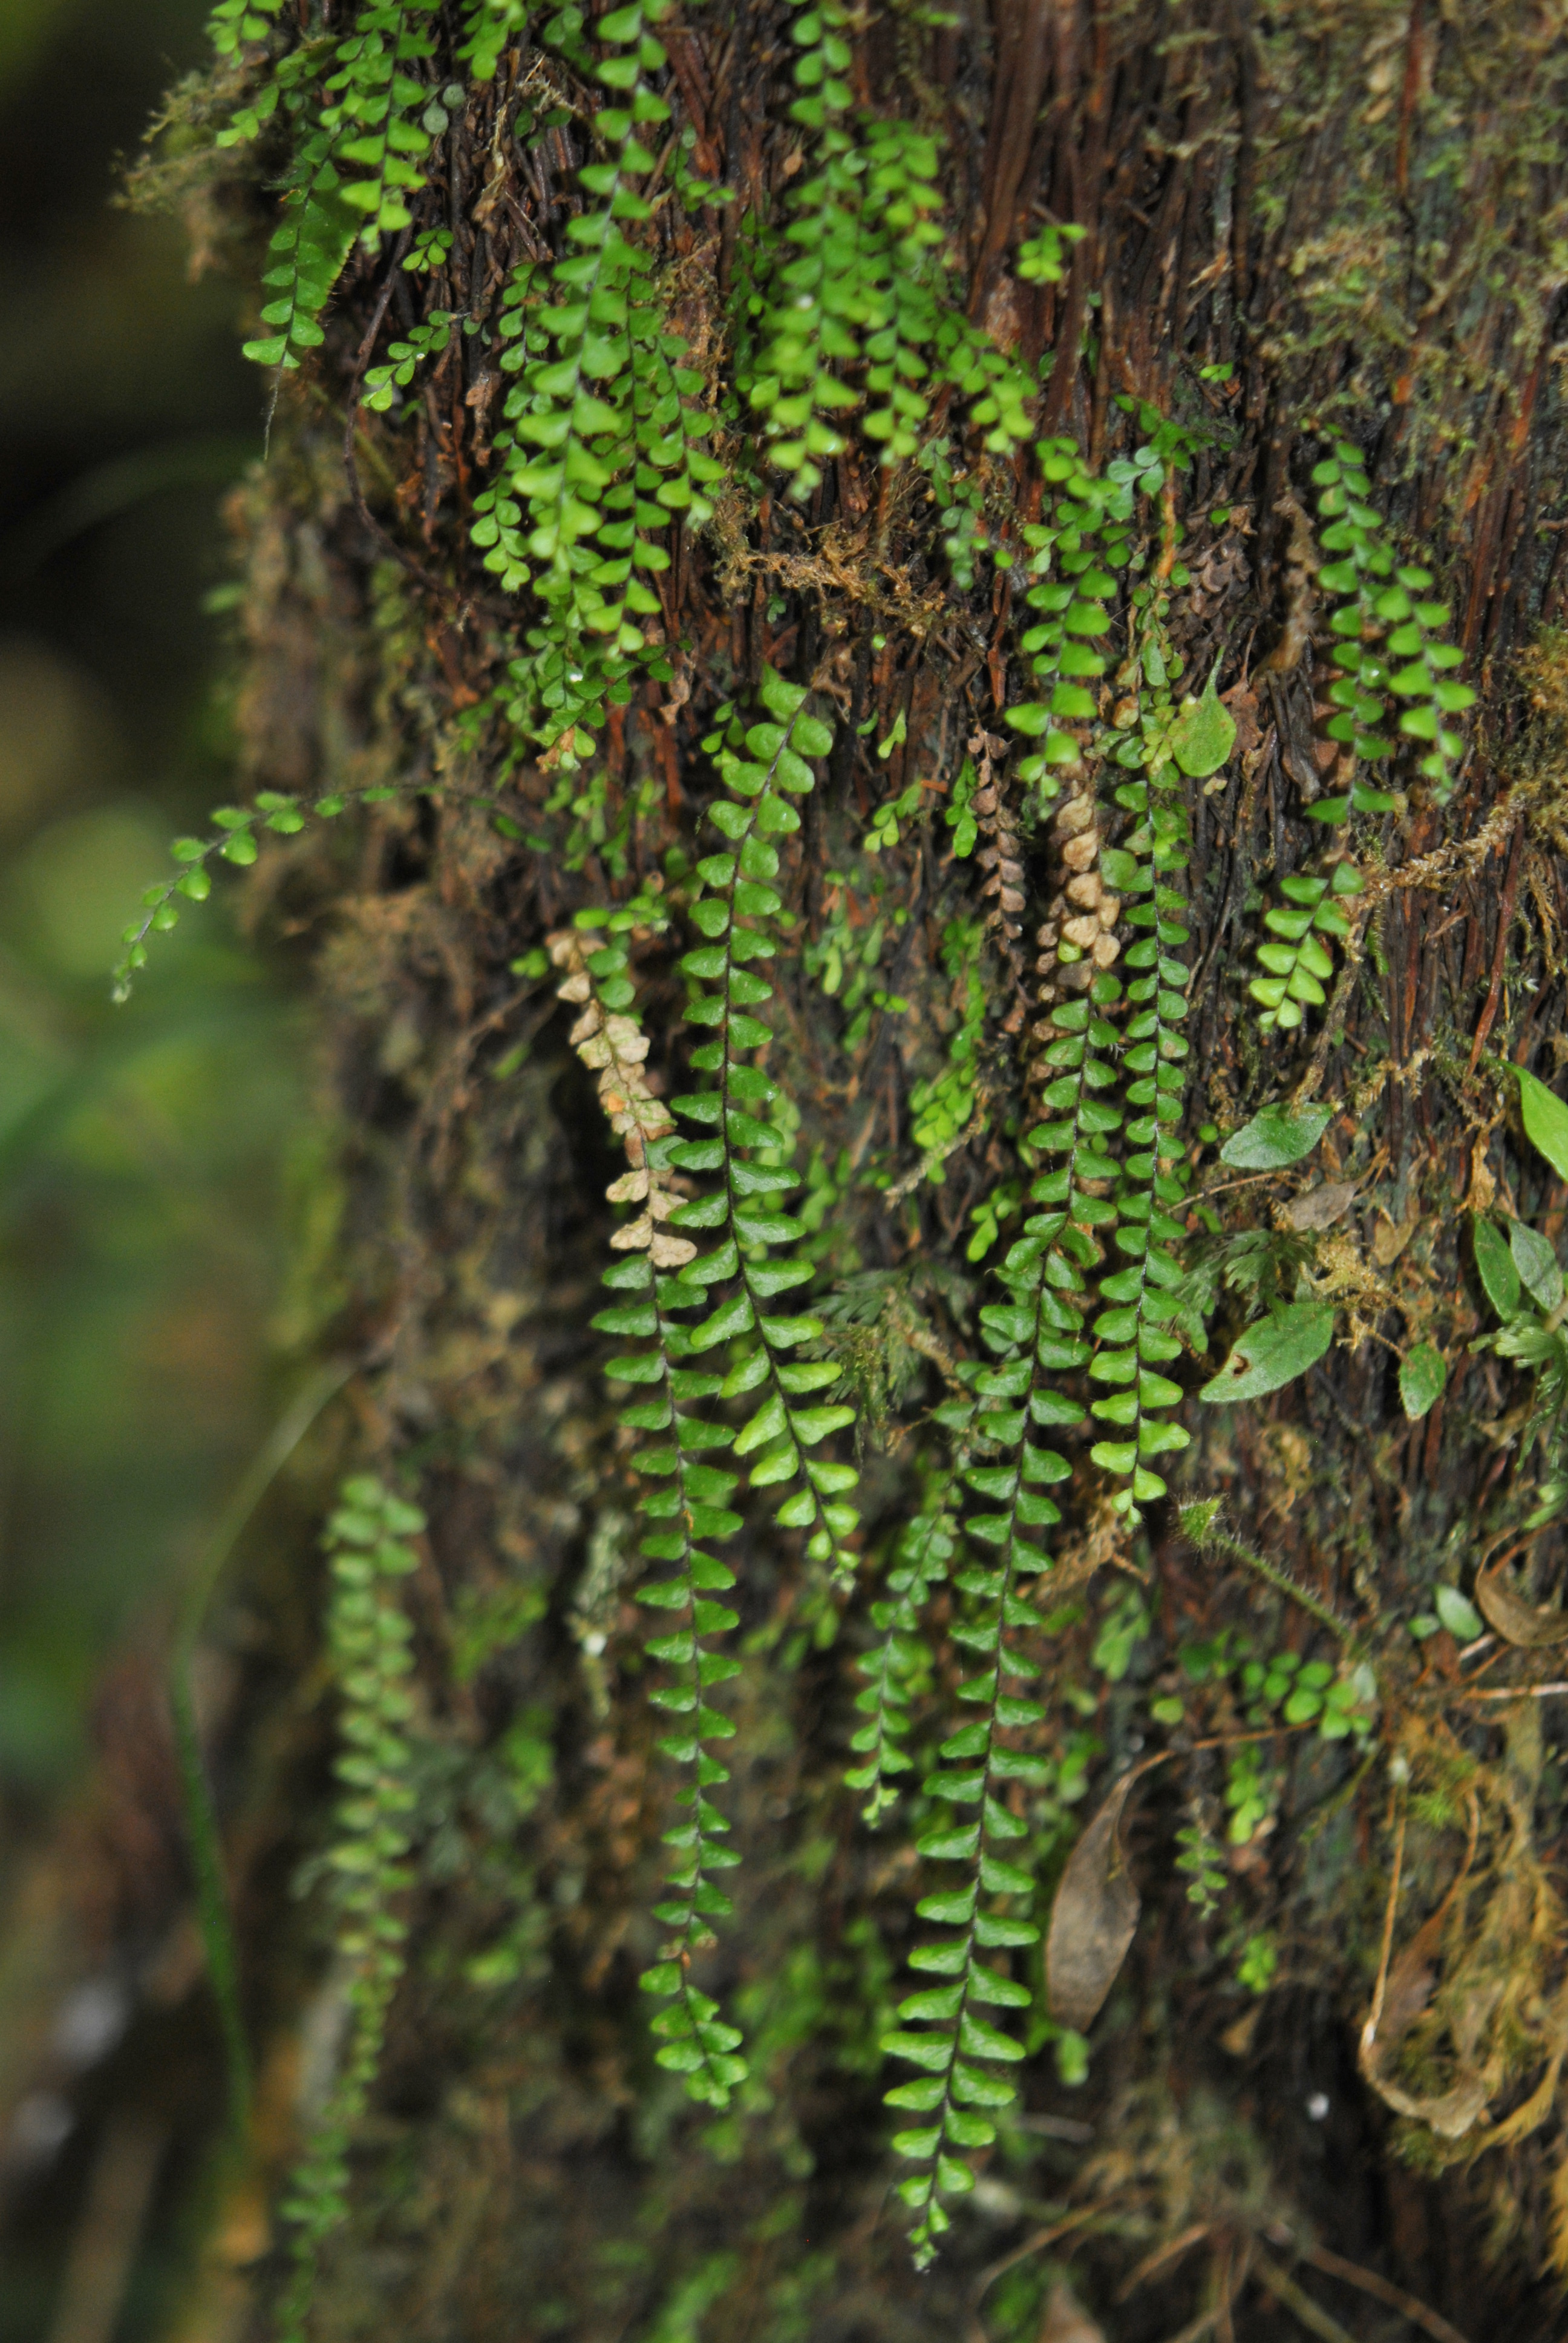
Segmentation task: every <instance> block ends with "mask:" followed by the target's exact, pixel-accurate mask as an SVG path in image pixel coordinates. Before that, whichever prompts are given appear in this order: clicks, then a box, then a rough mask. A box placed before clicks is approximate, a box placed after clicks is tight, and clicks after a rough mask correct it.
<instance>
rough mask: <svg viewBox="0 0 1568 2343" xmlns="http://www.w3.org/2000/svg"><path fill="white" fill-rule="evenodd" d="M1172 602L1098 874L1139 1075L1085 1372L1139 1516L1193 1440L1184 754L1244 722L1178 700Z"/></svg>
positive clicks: (1106, 1459)
mask: <svg viewBox="0 0 1568 2343" xmlns="http://www.w3.org/2000/svg"><path fill="white" fill-rule="evenodd" d="M1166 608H1167V598H1166V595H1165V592H1164V589H1163V588H1162V586H1161V585H1160V584H1154V585H1144V586H1139V587H1138V588H1135V589H1134V592H1133V596H1132V622H1133V628H1134V634H1133V641H1132V647H1131V653H1130V656H1129V658H1128V659H1127V662H1126V664H1125V665H1124V666H1123V668H1122V669H1121V670H1120V672H1119V674H1118V678H1117V681H1118V683H1119V684H1120V685H1121V687H1122V688H1123V689H1124V692H1125V694H1126V696H1125V697H1124V698H1123V699H1122V700H1121V702H1120V703H1119V705H1118V707H1117V709H1116V711H1115V719H1114V721H1115V724H1116V726H1117V728H1118V731H1119V735H1120V737H1116V736H1115V735H1112V736H1111V743H1110V744H1109V745H1110V746H1111V769H1112V770H1117V769H1120V770H1121V771H1122V772H1124V773H1126V774H1128V775H1129V776H1130V778H1129V779H1124V780H1122V781H1120V782H1118V784H1117V785H1116V787H1115V789H1114V791H1113V793H1112V794H1113V796H1114V799H1115V802H1116V804H1117V805H1118V807H1120V808H1121V810H1122V811H1123V812H1125V813H1127V814H1130V815H1131V818H1132V825H1133V826H1132V828H1131V830H1130V831H1129V832H1128V833H1127V835H1126V837H1125V838H1124V840H1123V841H1122V843H1121V846H1120V847H1117V848H1110V847H1108V848H1106V849H1105V850H1103V851H1102V852H1101V856H1100V870H1101V876H1102V877H1103V878H1104V879H1105V880H1108V881H1109V882H1110V884H1111V886H1112V887H1113V888H1114V889H1115V890H1116V891H1117V894H1118V896H1119V897H1121V898H1123V899H1125V900H1124V904H1123V910H1122V917H1123V920H1124V921H1125V924H1126V925H1127V926H1128V927H1129V928H1131V929H1132V930H1134V934H1135V940H1134V941H1133V942H1132V943H1131V944H1130V945H1129V946H1128V948H1127V950H1126V951H1125V953H1124V954H1123V956H1122V964H1123V966H1124V967H1125V969H1126V970H1127V971H1128V977H1127V986H1126V1003H1127V1009H1128V1011H1129V1012H1130V1013H1129V1014H1128V1016H1127V1019H1126V1021H1125V1023H1124V1025H1123V1027H1122V1031H1121V1066H1122V1069H1123V1071H1124V1072H1125V1074H1126V1075H1128V1076H1130V1077H1131V1080H1129V1081H1127V1082H1126V1085H1125V1088H1124V1089H1123V1091H1122V1101H1123V1104H1124V1107H1125V1108H1126V1109H1127V1117H1126V1121H1125V1122H1124V1124H1123V1126H1122V1131H1121V1150H1122V1151H1121V1178H1120V1181H1119V1182H1118V1185H1117V1189H1116V1193H1115V1197H1114V1200H1113V1202H1114V1212H1115V1222H1116V1224H1115V1227H1114V1229H1113V1231H1112V1232H1111V1240H1110V1241H1111V1243H1112V1244H1113V1245H1114V1246H1115V1248H1116V1250H1117V1251H1118V1252H1120V1253H1121V1255H1122V1256H1123V1258H1124V1259H1125V1260H1126V1262H1127V1264H1128V1265H1127V1266H1126V1267H1125V1268H1122V1269H1118V1270H1115V1271H1113V1272H1111V1274H1110V1275H1107V1276H1102V1277H1101V1280H1100V1301H1101V1305H1102V1307H1101V1312H1100V1315H1099V1316H1098V1317H1097V1319H1096V1320H1095V1323H1094V1335H1095V1353H1094V1356H1093V1358H1092V1359H1091V1362H1090V1367H1089V1373H1090V1377H1091V1381H1093V1382H1096V1383H1104V1384H1109V1385H1110V1386H1111V1389H1110V1390H1109V1391H1108V1392H1106V1393H1101V1395H1100V1396H1099V1397H1097V1398H1096V1399H1095V1400H1093V1401H1092V1402H1091V1413H1092V1414H1093V1415H1094V1416H1095V1418H1096V1420H1097V1421H1098V1422H1099V1423H1101V1424H1103V1425H1107V1426H1109V1427H1111V1433H1110V1436H1109V1437H1108V1438H1104V1439H1101V1440H1099V1441H1097V1442H1096V1443H1095V1444H1094V1446H1093V1447H1092V1448H1091V1451H1090V1454H1091V1458H1092V1460H1093V1462H1094V1463H1097V1464H1098V1465H1100V1466H1101V1469H1102V1470H1104V1471H1106V1472H1110V1473H1115V1474H1117V1475H1118V1477H1119V1478H1121V1479H1123V1480H1125V1481H1126V1482H1127V1483H1129V1484H1130V1485H1129V1486H1128V1487H1127V1488H1125V1489H1123V1490H1121V1491H1120V1492H1119V1493H1118V1495H1117V1498H1116V1503H1117V1505H1118V1508H1119V1509H1120V1510H1121V1511H1122V1512H1126V1513H1131V1516H1132V1518H1133V1520H1135V1521H1136V1519H1137V1518H1138V1510H1139V1508H1140V1506H1141V1505H1144V1504H1149V1503H1153V1501H1154V1500H1155V1499H1156V1498H1158V1497H1162V1496H1163V1495H1164V1494H1165V1482H1164V1480H1163V1478H1162V1476H1161V1474H1160V1473H1159V1472H1157V1471H1156V1470H1155V1468H1154V1465H1153V1463H1152V1461H1151V1460H1152V1459H1154V1458H1156V1457H1159V1456H1162V1455H1166V1454H1169V1453H1171V1452H1173V1451H1176V1450H1180V1449H1182V1448H1185V1447H1186V1446H1187V1445H1188V1444H1189V1441H1190V1439H1191V1434H1190V1433H1187V1432H1185V1431H1184V1430H1183V1429H1182V1427H1181V1425H1180V1424H1178V1423H1171V1422H1170V1421H1169V1413H1170V1410H1171V1409H1172V1408H1173V1407H1176V1406H1178V1405H1180V1403H1181V1398H1182V1392H1181V1385H1180V1384H1179V1383H1175V1382H1173V1381H1172V1380H1171V1377H1170V1376H1169V1375H1166V1374H1162V1373H1161V1367H1162V1366H1166V1365H1169V1363H1171V1361H1172V1360H1173V1359H1175V1358H1178V1357H1179V1356H1180V1355H1181V1343H1180V1342H1179V1341H1178V1339H1177V1337H1176V1336H1175V1334H1174V1333H1172V1332H1171V1321H1172V1320H1173V1319H1174V1318H1175V1316H1176V1315H1177V1304H1176V1302H1175V1300H1174V1298H1173V1289H1174V1288H1175V1287H1176V1286H1178V1285H1179V1284H1180V1282H1181V1261H1180V1258H1179V1249H1180V1248H1181V1246H1182V1245H1183V1244H1184V1243H1185V1241H1186V1230H1185V1228H1184V1227H1183V1226H1182V1224H1181V1222H1180V1221H1178V1220H1176V1219H1175V1218H1174V1217H1173V1215H1174V1212H1175V1209H1176V1208H1177V1207H1178V1206H1179V1205H1180V1204H1181V1202H1182V1201H1183V1200H1184V1197H1185V1192H1186V1183H1185V1163H1184V1161H1183V1159H1182V1157H1181V1150H1180V1146H1179V1144H1178V1140H1177V1131H1178V1129H1179V1126H1180V1123H1181V1109H1182V1096H1183V1091H1184V1089H1185V1084H1186V1060H1187V1056H1188V1043H1187V1041H1186V1038H1185V1036H1184V1035H1183V1033H1182V1031H1181V1026H1182V1023H1183V1021H1184V1020H1185V1018H1186V1015H1187V999H1186V986H1187V981H1188V972H1187V969H1186V966H1185V964H1184V963H1183V962H1182V961H1181V960H1178V959H1177V958H1176V957H1175V955H1176V953H1177V952H1178V951H1180V950H1181V947H1182V946H1183V945H1184V944H1185V943H1186V942H1187V940H1188V930H1187V929H1186V927H1185V926H1184V925H1183V923H1182V919H1183V914H1184V912H1185V909H1186V906H1185V902H1184V900H1183V899H1182V897H1181V894H1180V893H1179V892H1178V891H1177V890H1175V889H1174V888H1173V887H1172V886H1171V883H1170V881H1171V878H1172V877H1173V876H1175V875H1176V874H1178V873H1179V872H1181V871H1182V870H1185V868H1186V866H1187V860H1188V852H1189V826H1188V819H1187V809H1186V805H1185V802H1184V799H1183V795H1182V771H1183V766H1182V764H1179V763H1178V761H1177V759H1178V757H1181V759H1183V761H1184V764H1185V767H1186V769H1188V770H1189V771H1193V772H1207V771H1212V770H1213V769H1215V767H1216V765H1217V764H1218V763H1219V762H1221V761H1222V759H1223V754H1224V753H1225V752H1226V751H1227V750H1228V748H1229V745H1230V742H1231V739H1233V738H1234V726H1233V724H1231V719H1230V718H1229V716H1228V715H1227V714H1226V712H1225V711H1224V710H1223V709H1221V708H1220V706H1219V703H1218V701H1217V700H1216V701H1214V702H1213V718H1212V719H1211V721H1212V723H1213V725H1214V726H1215V727H1216V729H1215V738H1214V741H1213V743H1212V744H1211V745H1210V746H1209V747H1208V748H1207V749H1205V747H1204V746H1203V743H1202V741H1201V738H1200V736H1199V729H1198V728H1199V726H1200V720H1201V719H1202V711H1203V703H1200V702H1196V701H1193V702H1190V703H1189V706H1188V708H1187V709H1186V710H1178V709H1176V707H1175V706H1174V704H1173V700H1172V695H1171V679H1172V675H1173V672H1174V660H1173V657H1172V653H1171V645H1170V640H1169V638H1168V636H1167V635H1166V633H1165V628H1164V618H1165V612H1166ZM1211 690H1212V687H1211ZM1194 711H1196V712H1194ZM1194 740H1197V742H1198V746H1197V747H1196V748H1194V746H1193V745H1192V744H1193V742H1194ZM1216 749H1217V750H1218V752H1219V753H1218V754H1216V753H1215V750H1216ZM1105 1304H1109V1305H1110V1306H1109V1307H1108V1308H1107V1307H1105V1306H1103V1305H1105Z"/></svg>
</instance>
